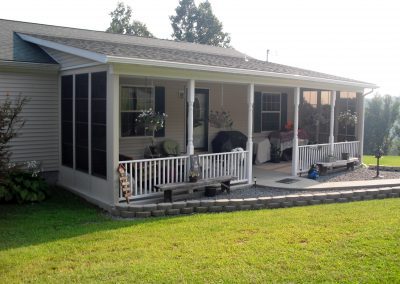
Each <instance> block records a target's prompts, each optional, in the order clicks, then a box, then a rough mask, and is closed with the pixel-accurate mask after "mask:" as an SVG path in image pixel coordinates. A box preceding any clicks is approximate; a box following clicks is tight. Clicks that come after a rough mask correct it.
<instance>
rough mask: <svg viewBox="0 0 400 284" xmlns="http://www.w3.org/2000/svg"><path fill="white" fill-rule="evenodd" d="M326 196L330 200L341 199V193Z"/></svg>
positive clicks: (329, 193)
mask: <svg viewBox="0 0 400 284" xmlns="http://www.w3.org/2000/svg"><path fill="white" fill-rule="evenodd" d="M326 195H327V198H328V199H338V198H339V197H340V192H328V193H327V194H326Z"/></svg>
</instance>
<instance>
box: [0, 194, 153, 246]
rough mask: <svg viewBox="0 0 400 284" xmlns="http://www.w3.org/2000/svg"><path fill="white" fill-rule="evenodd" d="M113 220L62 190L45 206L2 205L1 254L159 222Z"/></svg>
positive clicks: (0, 205)
mask: <svg viewBox="0 0 400 284" xmlns="http://www.w3.org/2000/svg"><path fill="white" fill-rule="evenodd" d="M159 220H160V219H159V218H153V219H146V220H114V219H111V217H109V216H108V215H107V214H106V213H105V212H104V211H102V210H100V209H99V208H97V207H95V206H93V205H91V204H89V203H88V202H86V201H85V200H83V199H81V198H80V197H78V196H76V195H74V194H72V193H70V192H68V191H66V190H64V189H61V188H59V187H55V188H53V189H52V193H51V196H50V197H49V198H48V199H47V200H45V201H43V202H42V203H32V204H23V205H17V204H0V251H3V250H7V249H11V248H18V247H24V246H30V245H36V244H41V243H46V242H51V241H56V240H62V239H66V238H72V237H77V236H81V235H85V234H90V233H94V232H99V231H109V230H116V229H120V228H124V227H130V226H135V225H138V224H143V223H150V222H156V221H159Z"/></svg>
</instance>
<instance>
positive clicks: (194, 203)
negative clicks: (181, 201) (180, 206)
mask: <svg viewBox="0 0 400 284" xmlns="http://www.w3.org/2000/svg"><path fill="white" fill-rule="evenodd" d="M186 206H187V207H197V206H200V200H188V201H186Z"/></svg>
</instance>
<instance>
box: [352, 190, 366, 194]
mask: <svg viewBox="0 0 400 284" xmlns="http://www.w3.org/2000/svg"><path fill="white" fill-rule="evenodd" d="M366 194H367V193H366V192H365V189H358V190H353V196H364V195H366Z"/></svg>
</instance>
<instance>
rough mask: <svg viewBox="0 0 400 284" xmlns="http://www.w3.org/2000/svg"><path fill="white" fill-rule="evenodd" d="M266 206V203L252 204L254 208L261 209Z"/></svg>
mask: <svg viewBox="0 0 400 284" xmlns="http://www.w3.org/2000/svg"><path fill="white" fill-rule="evenodd" d="M263 208H265V204H262V203H257V204H253V205H252V209H255V210H259V209H263Z"/></svg>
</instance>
